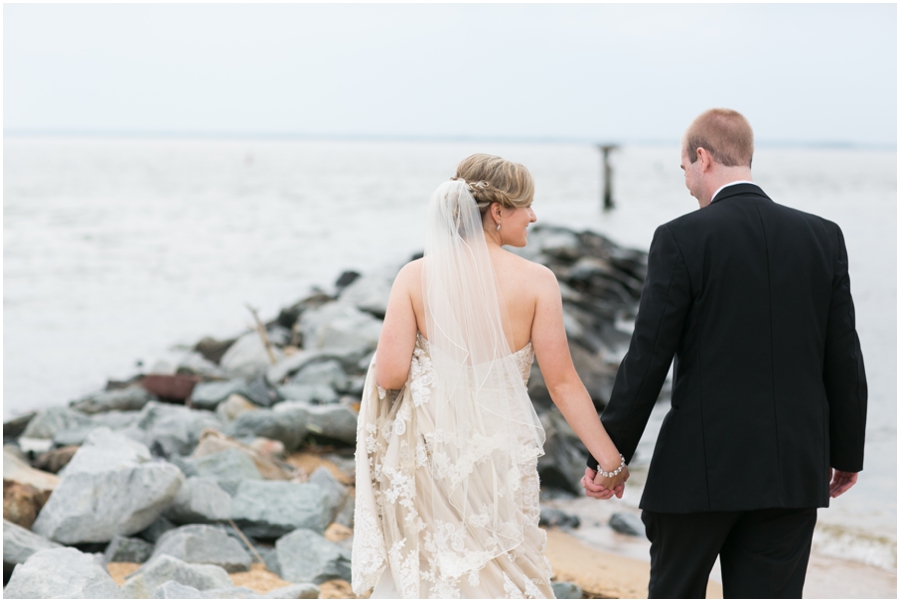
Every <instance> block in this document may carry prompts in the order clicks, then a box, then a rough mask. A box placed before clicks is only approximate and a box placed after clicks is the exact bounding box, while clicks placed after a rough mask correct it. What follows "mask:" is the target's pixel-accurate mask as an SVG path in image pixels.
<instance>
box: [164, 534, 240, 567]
mask: <svg viewBox="0 0 900 602" xmlns="http://www.w3.org/2000/svg"><path fill="white" fill-rule="evenodd" d="M163 554H168V555H169V556H172V557H174V558H178V559H180V560H184V561H185V562H190V563H192V564H214V565H216V566H220V567H222V568H223V569H225V570H226V571H228V572H229V573H236V572H239V571H249V570H250V564H251V558H250V554H248V553H247V551H246V550H244V547H243V546H242V545H241V544H240V543H239V542H238V541H237V540H235V539H233V538H231V537H229V536H228V534H227V533H225V531H224V530H222V529H220V528H218V527H213V526H210V525H186V526H184V527H179V528H177V529H172V530H171V531H168V532H166V533H165V534H164V535H163V536H162V537H160V538H159V541H157V542H156V548H155V549H154V550H153V556H151V557H150V558H151V560H152V559H154V558H157V557H159V556H160V555H163Z"/></svg>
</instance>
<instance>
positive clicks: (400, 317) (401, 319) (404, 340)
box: [375, 262, 419, 389]
mask: <svg viewBox="0 0 900 602" xmlns="http://www.w3.org/2000/svg"><path fill="white" fill-rule="evenodd" d="M417 267H418V266H415V265H414V262H413V263H408V264H406V265H405V266H403V269H401V270H400V273H399V274H397V277H396V278H395V279H394V284H393V286H392V287H391V296H390V299H389V300H388V306H387V311H386V312H385V314H384V324H383V325H382V327H381V335H380V336H379V337H378V348H377V349H376V351H375V358H376V359H375V382H377V383H378V386H379V387H381V388H382V389H399V388H401V387H402V386H403V385H404V383H406V379H407V377H408V376H409V364H410V361H411V360H412V353H413V349H414V348H415V346H416V333H417V332H418V327H417V326H416V314H415V312H414V311H413V305H412V300H411V299H410V291H411V290H412V287H413V286H415V283H416V282H417V281H418V280H419V279H418V278H417V277H416V276H417V274H416V268H417Z"/></svg>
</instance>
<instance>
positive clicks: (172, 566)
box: [122, 554, 234, 598]
mask: <svg viewBox="0 0 900 602" xmlns="http://www.w3.org/2000/svg"><path fill="white" fill-rule="evenodd" d="M168 581H175V582H177V583H180V584H182V585H188V586H190V587H193V588H195V589H198V590H200V591H203V590H207V589H215V588H228V587H233V586H234V585H233V584H232V583H231V579H229V578H228V573H227V572H225V569H223V568H222V567H218V566H213V565H210V564H189V563H187V562H184V561H183V560H179V559H177V558H173V557H172V556H169V555H168V554H162V555H160V556H157V557H156V558H154V559H152V560H150V561H149V562H147V563H146V564H145V565H144V566H142V567H141V568H140V569H138V570H137V571H135V572H134V573H132V574H131V576H130V577H128V579H126V580H125V584H124V585H123V586H122V592H123V593H124V594H125V596H124V597H129V598H149V597H150V596H152V595H153V592H154V591H156V588H158V587H159V586H160V585H163V584H164V583H166V582H168Z"/></svg>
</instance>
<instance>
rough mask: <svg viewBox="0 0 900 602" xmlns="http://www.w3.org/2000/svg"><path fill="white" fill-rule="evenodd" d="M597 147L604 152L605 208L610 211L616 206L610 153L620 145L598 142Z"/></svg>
mask: <svg viewBox="0 0 900 602" xmlns="http://www.w3.org/2000/svg"><path fill="white" fill-rule="evenodd" d="M597 148H599V149H600V152H602V153H603V210H604V211H609V210H610V209H612V208H613V207H615V203H613V198H612V167H611V166H610V164H609V153H610V152H611V151H613V150H614V149H617V148H619V147H618V145H616V144H598V145H597Z"/></svg>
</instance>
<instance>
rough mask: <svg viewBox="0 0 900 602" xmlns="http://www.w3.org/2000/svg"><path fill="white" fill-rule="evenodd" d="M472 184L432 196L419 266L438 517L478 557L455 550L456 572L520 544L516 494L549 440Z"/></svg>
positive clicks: (455, 183)
mask: <svg viewBox="0 0 900 602" xmlns="http://www.w3.org/2000/svg"><path fill="white" fill-rule="evenodd" d="M473 184H474V183H473ZM474 185H477V184H474ZM469 186H470V184H467V183H466V182H465V181H464V180H451V181H449V182H445V183H443V184H441V185H440V186H439V187H438V188H437V190H436V191H435V192H434V194H433V195H432V197H431V201H430V204H429V208H428V230H427V238H426V243H425V255H424V266H423V269H422V277H423V298H424V304H425V320H426V329H427V335H428V346H429V355H430V357H431V361H432V363H433V367H434V371H433V385H432V387H433V388H432V395H431V401H430V403H431V404H432V411H433V417H434V431H433V433H432V434H431V436H430V437H429V435H428V434H426V435H425V442H426V446H427V447H429V448H430V452H431V454H430V456H431V459H432V475H433V483H432V486H433V487H434V488H435V489H436V491H434V493H435V496H434V497H432V500H433V502H432V503H433V504H434V506H435V507H434V511H435V515H434V518H435V519H436V520H441V514H443V513H444V512H448V513H450V514H451V515H455V516H447V517H444V518H446V519H447V520H448V521H449V522H457V521H458V522H457V525H456V526H457V527H458V529H457V528H454V529H453V531H455V532H456V536H457V537H459V536H462V537H463V539H462V540H461V541H459V543H463V542H465V545H464V548H465V549H466V550H467V551H468V552H470V553H471V552H474V551H478V552H479V553H478V554H477V555H471V554H470V555H469V556H468V561H465V560H464V558H463V557H462V556H460V557H454V556H455V555H454V554H453V553H452V552H449V553H448V555H447V557H446V559H445V560H446V563H443V562H442V563H441V564H446V566H445V567H443V568H444V570H448V571H450V572H451V573H456V572H463V573H464V572H467V571H470V570H474V569H476V568H477V567H476V566H473V565H481V564H483V563H484V562H486V561H487V560H489V559H490V558H493V557H495V556H497V555H499V554H502V553H504V552H507V551H509V550H511V549H512V548H514V547H516V546H517V545H519V544H520V543H521V541H522V537H523V535H522V533H523V530H524V527H525V525H523V524H522V522H523V520H524V515H523V508H521V507H520V504H521V498H520V496H519V495H517V493H518V490H519V488H520V486H521V483H522V477H523V471H536V467H535V463H536V461H537V457H538V456H539V455H540V454H541V453H542V446H543V443H544V431H543V428H542V427H541V424H540V421H539V420H538V417H537V414H536V413H535V411H534V407H533V406H532V404H531V400H530V399H529V397H528V392H527V389H526V386H525V382H524V380H523V375H522V373H521V369H520V367H519V363H518V361H517V357H516V356H515V355H514V354H513V351H514V350H513V349H512V348H511V334H509V333H511V329H510V327H509V321H508V318H507V316H506V304H505V303H504V301H503V299H502V294H501V292H500V288H499V286H498V282H497V279H496V277H495V275H494V269H493V265H492V262H491V258H490V254H489V251H488V247H487V243H486V241H485V232H484V227H483V225H482V217H481V212H480V211H479V210H478V207H477V205H476V202H475V199H474V198H473V196H472V194H471V192H470V190H469ZM504 324H506V328H504ZM429 439H431V440H430V441H429Z"/></svg>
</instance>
